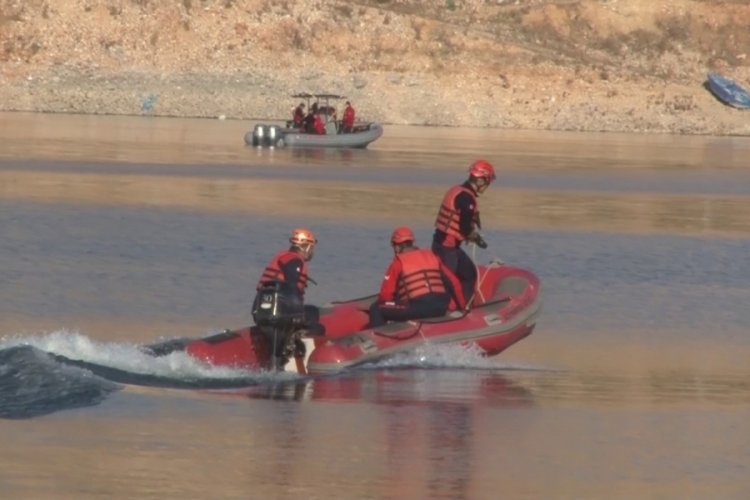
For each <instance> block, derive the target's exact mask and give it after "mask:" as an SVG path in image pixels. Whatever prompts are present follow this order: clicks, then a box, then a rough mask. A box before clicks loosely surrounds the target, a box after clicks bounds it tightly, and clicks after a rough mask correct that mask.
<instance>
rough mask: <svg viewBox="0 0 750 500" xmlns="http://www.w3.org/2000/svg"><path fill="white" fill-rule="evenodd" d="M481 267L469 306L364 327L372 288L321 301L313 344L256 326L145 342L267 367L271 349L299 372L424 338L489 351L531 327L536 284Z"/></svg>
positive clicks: (157, 351) (345, 363) (216, 361)
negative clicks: (280, 343)
mask: <svg viewBox="0 0 750 500" xmlns="http://www.w3.org/2000/svg"><path fill="white" fill-rule="evenodd" d="M478 271H479V279H478V292H477V294H476V296H475V298H474V301H473V307H472V308H471V309H470V310H469V311H468V312H464V311H453V312H451V313H449V314H448V315H447V316H443V317H438V318H429V319H423V320H413V321H407V322H403V323H390V324H386V325H384V326H381V327H377V328H372V329H365V327H366V325H367V322H368V314H367V311H368V309H369V307H370V304H371V303H372V301H373V300H374V299H375V296H374V295H373V296H370V297H365V298H362V299H355V300H349V301H343V302H334V303H332V304H329V305H327V306H324V307H322V308H321V310H320V323H321V324H323V326H324V327H325V335H323V336H318V337H314V338H313V339H312V342H311V341H310V339H305V344H307V345H311V344H312V350H311V352H309V353H306V352H305V350H306V349H305V347H303V345H304V344H303V342H302V338H301V337H300V336H299V334H297V336H296V337H291V338H290V339H289V340H285V341H284V342H285V343H286V347H285V348H279V349H277V350H284V349H285V350H284V352H281V353H276V352H272V351H274V348H273V346H274V345H275V344H274V342H273V341H269V336H268V335H267V334H264V333H263V332H261V331H259V330H260V328H259V327H258V326H252V327H246V328H242V329H239V330H232V331H229V330H228V331H225V332H222V333H218V334H215V335H210V336H208V337H205V338H201V339H176V340H170V341H166V342H162V343H159V344H153V345H150V346H146V347H145V350H147V352H149V353H151V354H153V355H157V356H159V355H164V354H168V353H170V352H173V351H176V350H184V351H185V352H187V353H188V354H190V355H191V356H193V357H195V358H197V359H200V360H202V361H205V362H207V363H209V364H213V365H222V366H234V367H238V368H245V369H271V368H273V367H274V365H273V363H272V360H273V359H274V354H275V355H276V356H277V358H278V359H283V362H286V361H288V360H293V361H294V365H293V366H294V368H295V369H296V370H297V371H298V372H300V373H303V374H304V373H308V372H309V373H330V372H335V371H339V370H342V369H345V368H349V367H353V366H356V365H362V364H365V363H371V362H375V361H379V360H382V359H384V358H387V357H390V356H393V355H395V354H399V353H404V352H409V351H413V350H414V349H415V348H418V347H420V346H422V345H425V344H462V345H469V344H474V345H476V346H477V347H479V348H480V349H481V350H482V351H483V352H484V353H486V355H488V356H493V355H496V354H498V353H500V352H502V351H503V350H505V349H507V348H508V347H509V346H511V345H513V344H514V343H516V342H518V341H519V340H521V339H523V338H524V337H526V336H528V335H529V334H531V332H532V331H533V329H534V326H535V324H536V318H537V315H538V314H539V312H540V309H541V303H542V301H541V287H540V283H539V279H538V278H537V277H536V276H535V275H534V274H533V273H532V272H530V271H527V270H524V269H520V268H517V267H512V266H507V265H504V264H502V263H500V262H492V263H490V264H489V265H487V266H479V268H478ZM306 354H309V357H307V356H306ZM305 361H306V362H305ZM283 362H282V363H280V364H277V365H276V366H281V365H283ZM290 365H291V363H290ZM287 369H289V368H288V367H287Z"/></svg>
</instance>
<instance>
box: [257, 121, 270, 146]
mask: <svg viewBox="0 0 750 500" xmlns="http://www.w3.org/2000/svg"><path fill="white" fill-rule="evenodd" d="M267 136H268V134H267V129H266V126H265V125H263V124H262V123H259V124H257V125H256V126H255V128H254V129H253V146H255V147H263V146H267V145H268V137H267Z"/></svg>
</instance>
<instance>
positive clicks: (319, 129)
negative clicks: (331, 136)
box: [313, 114, 326, 135]
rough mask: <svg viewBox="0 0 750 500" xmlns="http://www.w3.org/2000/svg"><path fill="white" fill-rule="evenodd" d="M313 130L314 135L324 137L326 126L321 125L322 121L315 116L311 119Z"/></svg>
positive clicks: (318, 116)
mask: <svg viewBox="0 0 750 500" xmlns="http://www.w3.org/2000/svg"><path fill="white" fill-rule="evenodd" d="M313 129H314V130H315V133H316V134H320V135H324V134H325V133H326V126H325V125H324V124H323V120H322V119H321V118H320V115H317V114H316V115H315V118H313Z"/></svg>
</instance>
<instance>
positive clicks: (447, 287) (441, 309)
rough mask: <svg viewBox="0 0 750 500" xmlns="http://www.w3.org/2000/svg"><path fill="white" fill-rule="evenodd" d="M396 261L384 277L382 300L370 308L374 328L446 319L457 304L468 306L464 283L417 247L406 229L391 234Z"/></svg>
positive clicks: (429, 254) (408, 229) (412, 236)
mask: <svg viewBox="0 0 750 500" xmlns="http://www.w3.org/2000/svg"><path fill="white" fill-rule="evenodd" d="M391 246H392V247H393V254H394V256H393V261H391V264H390V265H389V266H388V270H386V272H385V276H384V277H383V283H382V285H381V287H380V293H379V294H378V299H377V300H376V301H375V302H373V304H372V306H371V307H370V325H369V326H370V327H375V326H380V325H382V324H384V323H385V322H386V321H407V320H410V319H420V318H430V317H436V316H443V315H445V313H446V312H447V311H448V309H449V308H450V306H451V305H452V304H453V305H455V307H458V308H459V309H463V308H464V307H465V305H466V303H465V300H464V296H463V294H462V293H461V284H460V283H459V282H458V279H457V278H456V277H455V276H454V275H453V273H452V272H451V271H450V270H449V269H447V268H446V267H445V266H444V265H443V263H442V262H440V259H438V258H437V256H436V255H435V254H434V252H432V251H431V250H427V249H424V250H422V249H420V248H417V247H416V246H415V245H414V233H413V232H412V230H411V229H410V228H408V227H406V226H402V227H397V228H396V229H395V230H394V231H393V234H392V235H391Z"/></svg>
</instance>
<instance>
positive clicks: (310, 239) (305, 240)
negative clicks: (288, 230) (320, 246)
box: [289, 227, 318, 245]
mask: <svg viewBox="0 0 750 500" xmlns="http://www.w3.org/2000/svg"><path fill="white" fill-rule="evenodd" d="M289 242H290V243H291V244H292V245H314V244H316V243H317V242H318V240H317V239H316V238H315V234H313V232H312V231H310V230H309V229H305V228H304V227H298V228H297V229H295V230H294V231H292V236H291V237H290V238H289Z"/></svg>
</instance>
